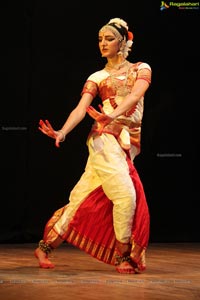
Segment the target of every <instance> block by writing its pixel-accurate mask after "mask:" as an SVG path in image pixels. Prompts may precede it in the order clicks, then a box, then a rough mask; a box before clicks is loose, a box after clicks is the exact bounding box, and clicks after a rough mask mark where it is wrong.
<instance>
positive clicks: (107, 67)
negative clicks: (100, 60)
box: [105, 60, 129, 70]
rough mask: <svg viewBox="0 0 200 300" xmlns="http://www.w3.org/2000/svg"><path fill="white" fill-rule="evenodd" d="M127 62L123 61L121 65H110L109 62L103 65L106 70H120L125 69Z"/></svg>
mask: <svg viewBox="0 0 200 300" xmlns="http://www.w3.org/2000/svg"><path fill="white" fill-rule="evenodd" d="M128 64H129V62H128V61H127V60H124V61H123V62H122V63H120V64H115V65H113V64H111V63H110V62H108V63H107V64H106V65H105V69H108V70H112V69H114V70H120V69H121V68H123V67H125V66H126V65H128Z"/></svg>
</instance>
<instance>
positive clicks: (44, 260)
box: [34, 248, 55, 269]
mask: <svg viewBox="0 0 200 300" xmlns="http://www.w3.org/2000/svg"><path fill="white" fill-rule="evenodd" d="M34 255H35V257H36V258H37V259H38V261H39V266H40V268H43V269H53V268H54V267H55V265H54V264H52V262H51V261H50V260H49V259H48V256H47V254H46V253H45V252H43V251H42V250H41V249H40V248H37V249H35V251H34Z"/></svg>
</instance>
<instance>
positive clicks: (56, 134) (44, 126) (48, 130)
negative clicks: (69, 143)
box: [38, 120, 64, 147]
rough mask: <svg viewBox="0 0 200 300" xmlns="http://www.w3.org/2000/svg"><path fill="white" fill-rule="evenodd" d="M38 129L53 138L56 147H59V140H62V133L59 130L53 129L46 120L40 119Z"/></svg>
mask: <svg viewBox="0 0 200 300" xmlns="http://www.w3.org/2000/svg"><path fill="white" fill-rule="evenodd" d="M38 129H39V130H40V131H41V132H42V133H44V134H46V135H47V136H49V137H51V138H52V139H55V145H56V147H60V142H62V141H63V140H64V136H63V133H62V132H61V131H59V130H58V131H56V130H54V129H53V127H52V126H51V124H50V122H49V121H48V120H45V121H43V120H40V121H39V127H38Z"/></svg>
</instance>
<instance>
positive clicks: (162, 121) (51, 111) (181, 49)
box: [0, 0, 200, 243]
mask: <svg viewBox="0 0 200 300" xmlns="http://www.w3.org/2000/svg"><path fill="white" fill-rule="evenodd" d="M151 2H154V1H151ZM160 5H161V3H159V2H157V3H154V4H152V3H150V1H122V2H119V3H118V2H117V3H116V2H110V4H109V2H108V1H80V0H79V1H64V0H59V1H52V0H48V1H47V0H35V1H33V0H32V1H31V0H26V1H24V2H20V1H9V4H8V3H6V2H2V3H1V4H0V6H1V9H0V16H1V18H0V19H1V75H2V76H1V110H0V111H1V137H0V139H1V205H0V208H1V218H0V242H1V243H16V242H19V243H21V242H22V243H23V242H35V241H38V239H40V238H41V237H42V233H43V227H44V225H45V223H46V221H47V220H48V219H49V217H50V216H51V215H52V213H53V212H54V210H56V209H58V208H60V207H61V206H63V205H65V204H66V203H67V202H68V196H69V192H70V190H71V189H72V188H73V186H74V184H75V183H76V182H77V180H78V179H79V177H80V175H81V174H82V172H83V170H84V166H85V162H86V158H87V147H86V138H87V134H88V131H89V129H90V126H91V124H92V122H93V121H92V120H91V118H90V117H89V116H87V117H86V119H85V120H84V121H83V122H82V123H81V124H79V125H78V127H77V128H76V129H75V130H74V131H73V132H71V133H70V134H69V136H68V137H67V138H66V141H65V143H63V144H61V147H60V148H59V149H57V148H56V147H55V146H54V141H53V140H52V139H49V138H47V137H45V136H44V135H42V134H41V133H40V132H39V130H38V121H39V119H40V118H41V119H49V120H50V122H51V123H52V124H53V126H54V127H55V128H57V129H59V128H60V127H61V126H62V124H63V123H64V121H65V119H66V118H67V116H68V114H69V112H70V111H71V110H72V108H74V107H75V105H76V104H77V102H78V101H79V99H80V93H81V90H82V86H83V84H84V82H85V80H86V79H87V77H88V76H89V75H90V74H91V73H92V72H94V71H96V70H98V69H100V68H101V67H103V65H104V63H105V60H104V59H103V58H101V56H100V53H99V50H98V30H99V29H100V28H101V27H102V26H103V25H104V24H105V23H107V22H108V21H109V20H110V19H111V18H114V17H120V18H123V19H125V20H126V21H127V22H128V24H129V28H130V30H132V31H133V32H134V35H135V39H134V45H133V51H132V52H131V54H130V55H129V57H128V59H129V60H130V61H132V62H137V61H145V62H147V63H149V64H150V65H151V67H152V71H153V73H152V84H151V86H150V88H149V90H148V92H147V93H146V97H145V111H144V119H143V131H142V152H141V154H140V156H138V157H137V158H136V160H135V165H136V167H137V169H138V172H139V174H140V176H141V179H142V182H143V184H144V189H145V192H146V196H147V201H148V205H149V209H150V215H151V235H150V241H151V242H199V241H200V235H199V219H198V218H199V217H198V215H199V214H198V206H199V193H197V192H198V181H197V179H198V175H196V171H195V170H197V142H198V139H199V132H198V131H197V128H198V126H199V125H197V122H198V116H197V106H199V101H198V99H199V93H197V87H199V68H198V60H199V48H198V47H199V46H198V44H199V43H198V39H199V29H198V28H199V11H197V10H196V11H195V10H178V9H177V8H173V7H170V8H169V9H166V10H164V11H161V10H160Z"/></svg>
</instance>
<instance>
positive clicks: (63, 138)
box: [58, 130, 65, 142]
mask: <svg viewBox="0 0 200 300" xmlns="http://www.w3.org/2000/svg"><path fill="white" fill-rule="evenodd" d="M58 132H60V133H61V134H62V136H63V137H62V140H61V141H60V142H64V140H65V134H64V132H63V131H62V130H58Z"/></svg>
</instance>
